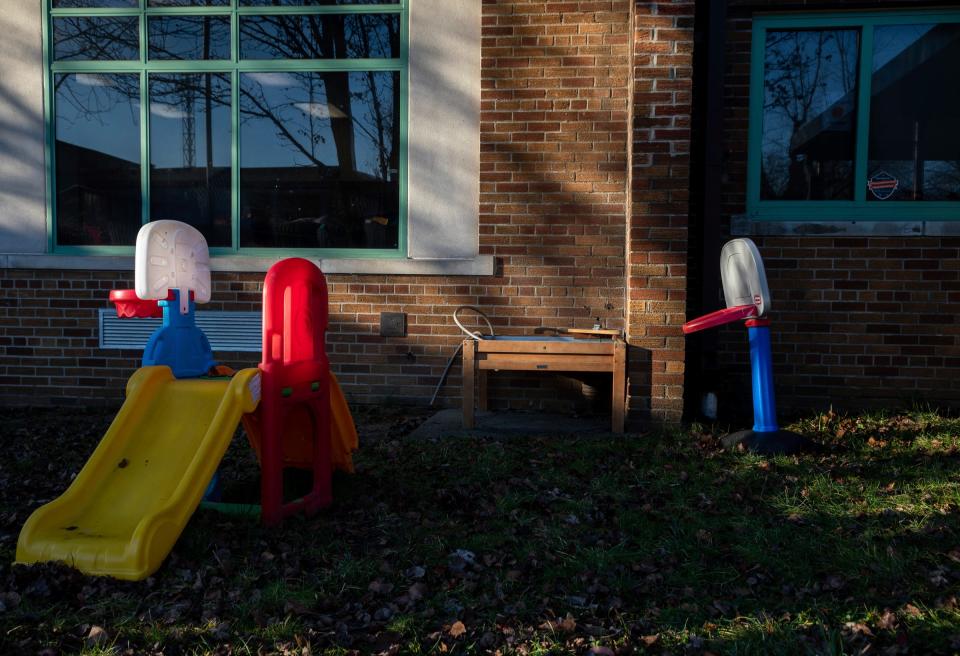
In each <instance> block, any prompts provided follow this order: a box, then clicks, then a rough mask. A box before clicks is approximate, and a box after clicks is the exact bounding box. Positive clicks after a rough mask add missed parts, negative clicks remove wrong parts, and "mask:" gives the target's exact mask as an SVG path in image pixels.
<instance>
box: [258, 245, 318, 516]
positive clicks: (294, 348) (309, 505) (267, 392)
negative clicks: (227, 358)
mask: <svg viewBox="0 0 960 656" xmlns="http://www.w3.org/2000/svg"><path fill="white" fill-rule="evenodd" d="M327 318H328V310H327V283H326V280H325V279H324V276H323V273H321V272H320V269H318V268H317V267H316V265H314V264H313V263H312V262H310V261H309V260H304V259H301V258H290V259H286V260H281V261H280V262H277V263H276V264H274V265H273V266H272V267H270V270H269V271H268V272H267V277H266V279H265V280H264V284H263V359H262V362H261V363H260V371H261V378H262V384H263V396H262V400H261V401H260V408H259V412H258V413H257V414H258V415H259V418H258V419H259V421H258V423H259V426H258V427H256V428H258V429H259V430H258V431H257V432H259V434H260V440H259V447H260V448H259V450H258V451H259V455H260V469H261V489H260V495H261V497H260V503H261V507H262V519H263V522H264V524H267V525H274V524H278V523H279V522H280V521H282V520H283V518H284V517H286V516H288V515H291V514H293V513H295V512H298V511H300V510H303V511H304V512H306V513H307V514H312V513H314V512H316V511H317V510H319V509H320V508H323V507H325V506H328V505H330V502H331V501H332V496H333V495H332V490H331V472H332V469H333V467H332V463H331V444H330V439H331V430H330V427H331V414H330V373H329V367H330V365H329V361H328V359H327V351H326V348H325V334H326V330H327ZM256 428H255V430H256ZM248 432H249V431H248ZM305 442H306V443H305ZM255 446H257V445H255ZM305 449H307V450H308V452H310V451H312V453H313V467H312V471H313V486H312V489H311V491H310V492H309V493H308V494H307V495H305V496H304V497H303V498H301V499H298V500H296V501H293V502H289V503H284V501H283V467H284V464H285V461H288V460H290V459H291V457H292V455H293V454H294V453H295V452H300V453H302V452H303V451H304V450H305ZM288 451H289V452H290V453H287V452H288Z"/></svg>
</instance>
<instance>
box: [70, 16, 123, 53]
mask: <svg viewBox="0 0 960 656" xmlns="http://www.w3.org/2000/svg"><path fill="white" fill-rule="evenodd" d="M138 25H139V23H138V19H137V18H136V17H131V16H117V17H109V16H96V17H89V16H64V17H60V18H54V19H53V56H54V58H55V59H57V60H59V61H67V60H95V59H103V60H130V59H138V58H139V56H140V54H139V53H140V34H139V28H138Z"/></svg>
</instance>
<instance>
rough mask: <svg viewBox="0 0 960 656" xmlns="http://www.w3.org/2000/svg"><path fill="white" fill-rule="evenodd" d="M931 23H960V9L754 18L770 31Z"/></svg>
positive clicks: (893, 10) (792, 14)
mask: <svg viewBox="0 0 960 656" xmlns="http://www.w3.org/2000/svg"><path fill="white" fill-rule="evenodd" d="M917 21H920V22H931V21H936V22H938V23H960V13H958V12H957V10H956V9H928V10H924V9H916V10H897V9H890V10H880V11H832V12H810V13H789V14H788V13H782V14H776V13H770V14H761V15H757V16H755V17H754V24H755V25H756V24H757V23H761V24H762V25H763V26H764V27H766V28H805V27H862V26H863V25H909V24H911V23H915V22H917Z"/></svg>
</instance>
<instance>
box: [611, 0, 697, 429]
mask: <svg viewBox="0 0 960 656" xmlns="http://www.w3.org/2000/svg"><path fill="white" fill-rule="evenodd" d="M693 13H694V3H693V2H642V3H641V2H637V3H636V4H635V7H634V64H633V84H634V89H633V138H632V149H633V152H632V160H631V162H632V170H631V173H632V185H631V189H632V194H631V199H632V204H633V207H632V211H631V215H630V221H629V225H628V249H627V270H628V271H627V288H628V294H627V299H628V300H627V335H628V340H629V343H630V345H631V346H632V347H636V348H633V349H631V350H632V353H631V358H630V396H631V404H630V410H631V414H630V417H631V420H633V421H640V422H642V423H654V424H658V423H674V422H677V421H679V420H680V418H681V415H682V412H683V382H684V381H683V376H684V337H683V335H682V333H681V330H680V326H681V325H682V324H683V321H684V319H685V314H686V301H687V291H686V289H687V278H686V276H687V236H688V235H687V217H688V214H689V200H690V194H689V185H690V112H691V98H692V91H691V89H692V77H693Z"/></svg>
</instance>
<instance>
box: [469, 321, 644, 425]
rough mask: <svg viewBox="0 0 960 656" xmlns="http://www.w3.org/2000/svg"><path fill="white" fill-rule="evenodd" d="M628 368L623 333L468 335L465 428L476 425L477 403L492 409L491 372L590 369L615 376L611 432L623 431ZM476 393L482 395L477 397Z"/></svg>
mask: <svg viewBox="0 0 960 656" xmlns="http://www.w3.org/2000/svg"><path fill="white" fill-rule="evenodd" d="M626 369H627V344H626V342H624V341H623V339H622V338H620V337H613V338H608V339H575V338H570V337H553V338H550V337H523V338H516V337H514V338H510V337H499V338H496V339H484V340H479V341H478V340H474V339H465V340H463V427H464V428H473V427H474V408H475V406H476V405H479V407H480V409H481V410H486V409H487V372H488V371H551V372H568V371H589V372H601V373H609V374H612V375H613V391H612V396H613V403H612V405H613V416H612V420H611V430H612V431H613V432H614V433H623V423H624V417H625V414H626V404H627V371H626ZM478 387H479V390H477V388H478ZM477 391H478V392H479V394H477V393H476V392H477ZM476 396H478V397H479V398H478V399H475V397H476ZM475 401H477V403H475Z"/></svg>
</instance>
